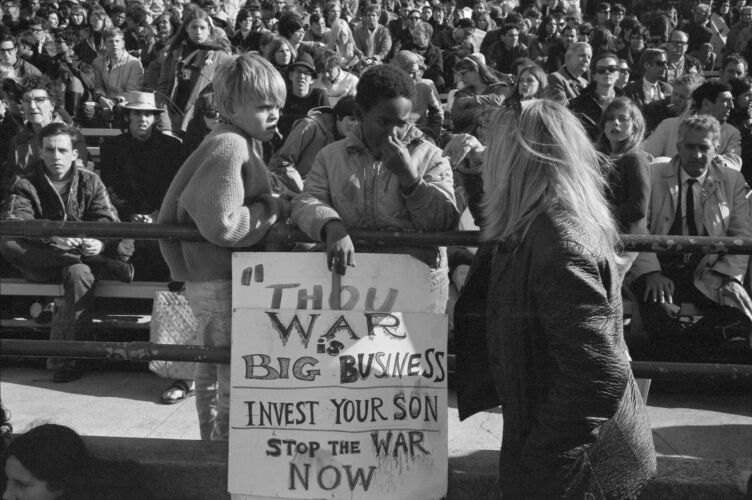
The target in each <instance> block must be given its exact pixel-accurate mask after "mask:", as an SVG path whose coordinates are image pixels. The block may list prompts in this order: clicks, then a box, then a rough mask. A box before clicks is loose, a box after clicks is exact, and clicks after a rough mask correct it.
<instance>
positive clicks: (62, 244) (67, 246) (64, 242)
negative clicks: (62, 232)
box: [50, 236, 82, 250]
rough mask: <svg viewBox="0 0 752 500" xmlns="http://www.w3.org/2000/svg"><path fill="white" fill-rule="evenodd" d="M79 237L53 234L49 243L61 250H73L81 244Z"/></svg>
mask: <svg viewBox="0 0 752 500" xmlns="http://www.w3.org/2000/svg"><path fill="white" fill-rule="evenodd" d="M81 242H82V240H81V238H68V237H61V236H53V237H52V239H51V241H50V243H51V244H52V245H54V246H56V247H58V248H60V249H61V250H73V249H74V248H78V247H80V246H81Z"/></svg>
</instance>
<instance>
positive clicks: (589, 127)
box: [569, 52, 624, 142]
mask: <svg viewBox="0 0 752 500" xmlns="http://www.w3.org/2000/svg"><path fill="white" fill-rule="evenodd" d="M618 75H619V58H618V57H616V54H614V53H613V52H602V53H601V54H599V55H597V56H595V58H594V59H593V82H592V83H591V84H590V85H588V86H587V87H585V89H584V90H583V91H582V93H581V94H580V95H578V96H577V97H575V98H574V99H572V101H571V102H570V103H569V108H570V109H571V110H572V112H573V113H574V114H575V115H576V116H577V118H579V119H580V123H582V126H583V127H585V131H586V132H587V133H588V137H590V140H591V141H593V142H596V141H597V140H598V136H599V135H600V130H599V129H598V124H599V123H600V121H601V115H602V114H603V108H605V107H606V106H607V105H608V104H609V103H610V102H611V101H612V100H613V99H614V98H615V97H621V96H623V95H624V92H622V91H621V90H619V89H617V88H616V78H617V77H618Z"/></svg>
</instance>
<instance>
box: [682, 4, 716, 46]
mask: <svg viewBox="0 0 752 500" xmlns="http://www.w3.org/2000/svg"><path fill="white" fill-rule="evenodd" d="M687 35H688V36H689V46H688V47H687V50H688V51H689V52H690V53H695V52H696V51H699V50H700V47H702V45H703V44H704V43H709V42H710V40H711V39H712V38H713V29H712V27H711V26H710V4H707V3H698V4H697V5H695V8H694V10H693V11H692V21H690V23H689V26H688V27H687Z"/></svg>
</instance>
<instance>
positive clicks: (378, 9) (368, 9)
mask: <svg viewBox="0 0 752 500" xmlns="http://www.w3.org/2000/svg"><path fill="white" fill-rule="evenodd" d="M426 7H429V8H430V5H427V6H426ZM424 8H425V7H424ZM365 12H366V14H370V13H371V12H376V13H377V14H379V13H381V6H380V5H379V4H371V5H369V6H367V7H366V9H365Z"/></svg>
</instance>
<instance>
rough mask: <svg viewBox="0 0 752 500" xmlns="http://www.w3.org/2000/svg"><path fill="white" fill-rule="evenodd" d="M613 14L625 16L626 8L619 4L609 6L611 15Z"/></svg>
mask: <svg viewBox="0 0 752 500" xmlns="http://www.w3.org/2000/svg"><path fill="white" fill-rule="evenodd" d="M614 12H621V13H622V14H626V13H627V8H626V7H624V5H622V4H620V3H615V4H613V5H612V6H611V13H612V14H613V13H614Z"/></svg>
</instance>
